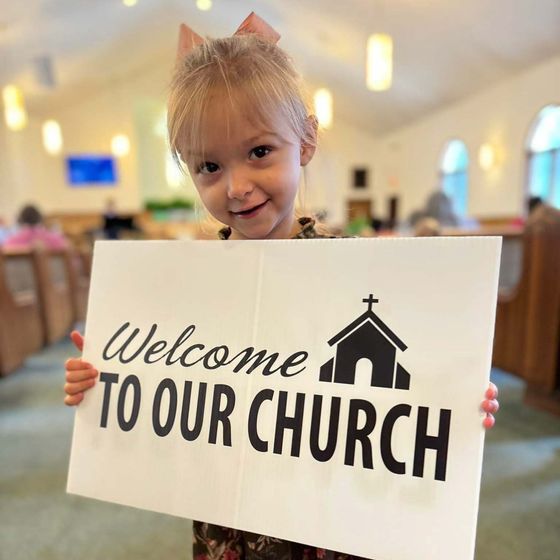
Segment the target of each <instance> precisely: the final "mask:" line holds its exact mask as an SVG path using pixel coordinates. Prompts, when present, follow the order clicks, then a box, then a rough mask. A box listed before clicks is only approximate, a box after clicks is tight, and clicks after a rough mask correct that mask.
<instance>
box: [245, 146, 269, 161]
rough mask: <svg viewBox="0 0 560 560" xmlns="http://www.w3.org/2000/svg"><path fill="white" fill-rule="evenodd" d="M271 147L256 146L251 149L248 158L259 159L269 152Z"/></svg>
mask: <svg viewBox="0 0 560 560" xmlns="http://www.w3.org/2000/svg"><path fill="white" fill-rule="evenodd" d="M270 151H271V149H270V148H269V147H268V146H257V147H256V148H253V149H252V150H251V153H250V154H249V159H261V158H263V157H264V156H266V155H267V154H269V153H270Z"/></svg>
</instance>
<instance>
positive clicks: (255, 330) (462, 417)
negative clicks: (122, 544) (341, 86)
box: [68, 237, 501, 560]
mask: <svg viewBox="0 0 560 560" xmlns="http://www.w3.org/2000/svg"><path fill="white" fill-rule="evenodd" d="M500 246H501V240H500V239H499V238H488V237H486V238H432V239H427V238H421V239H337V240H322V239H320V240H306V241H299V240H289V241H243V242H235V241H227V242H219V241H196V242H169V241H167V242H159V241H151V242H137V241H132V242H126V241H125V242H100V243H97V244H96V249H95V257H94V267H93V278H92V284H91V292H90V301H89V312H88V320H87V329H86V347H85V350H84V358H85V359H86V360H88V361H90V362H91V363H92V364H94V365H95V366H96V367H97V368H98V369H99V370H100V372H101V373H100V380H99V382H98V383H97V384H96V386H95V387H94V388H93V389H92V390H91V391H90V392H89V393H88V394H87V396H86V399H85V400H84V402H83V403H82V404H81V405H80V407H79V409H78V411H77V414H76V421H75V430H74V439H73V443H72V456H71V461H70V472H69V478H68V491H69V492H72V493H76V494H81V495H83V496H88V497H92V498H98V499H102V500H107V501H110V502H116V503H120V504H126V505H131V506H135V507H139V508H144V509H149V510H154V511H160V512H165V513H170V514H173V515H178V516H182V517H187V518H190V519H197V520H201V521H207V522H210V523H214V524H218V525H223V526H226V527H233V528H237V529H243V530H248V531H252V532H255V533H260V534H264V535H270V536H275V537H278V538H282V539H288V540H291V541H295V542H301V543H306V544H309V545H311V546H317V547H320V548H326V549H329V550H335V551H339V552H346V553H350V554H355V555H359V556H365V557H369V558H375V559H376V560H413V559H414V560H416V559H418V558H429V559H430V560H440V559H441V560H444V559H445V560H448V559H449V558H453V559H454V560H471V559H472V558H473V555H474V542H475V530H476V518H477V510H478V496H479V485H480V474H481V463H482V448H483V440H484V430H483V428H482V418H483V414H482V413H481V412H480V410H479V405H480V402H481V401H482V399H483V395H484V391H485V390H486V388H487V385H488V377H489V371H490V361H491V353H492V338H493V330H494V313H495V305H496V294H497V282H498V268H499V254H500Z"/></svg>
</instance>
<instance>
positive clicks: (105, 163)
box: [66, 155, 117, 186]
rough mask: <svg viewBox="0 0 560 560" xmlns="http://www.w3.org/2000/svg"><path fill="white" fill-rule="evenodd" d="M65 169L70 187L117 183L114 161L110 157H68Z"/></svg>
mask: <svg viewBox="0 0 560 560" xmlns="http://www.w3.org/2000/svg"><path fill="white" fill-rule="evenodd" d="M66 168H67V171H68V182H69V183H70V184H71V185H76V186H84V185H88V184H92V183H94V184H98V185H99V186H110V185H114V184H115V183H116V182H117V173H116V165H115V159H114V158H113V157H111V156H95V155H84V156H69V157H67V158H66Z"/></svg>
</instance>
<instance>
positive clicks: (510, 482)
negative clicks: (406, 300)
mask: <svg viewBox="0 0 560 560" xmlns="http://www.w3.org/2000/svg"><path fill="white" fill-rule="evenodd" d="M72 353H73V352H72V349H71V346H70V344H69V343H66V342H64V343H60V344H57V345H54V346H52V347H50V348H48V349H46V350H44V351H43V352H41V353H40V354H38V355H36V356H35V357H33V358H32V359H30V360H28V362H27V364H26V367H25V368H23V369H22V370H20V371H18V372H16V373H14V374H12V375H11V376H9V377H8V378H6V379H2V380H0V450H1V451H0V543H1V546H0V559H1V560H13V559H14V560H15V559H17V560H28V559H29V560H42V559H44V560H73V559H74V558H79V559H80V560H107V559H108V560H124V559H137V558H138V559H143V560H144V559H145V560H152V559H153V560H156V559H157V560H159V559H161V558H165V559H167V558H170V559H171V558H172V559H190V558H191V552H190V548H191V546H190V539H191V527H190V522H189V521H186V520H183V519H178V518H173V517H170V516H166V515H161V514H155V513H149V512H144V511H140V510H135V509H132V508H127V507H123V506H117V505H112V504H107V503H103V502H96V501H94V500H88V499H84V498H79V497H76V496H71V495H67V494H66V493H65V484H66V473H67V468H68V456H69V449H70V440H71V433H72V421H73V410H72V409H69V408H67V407H65V406H64V405H63V404H62V385H63V371H62V364H63V362H64V359H65V358H66V357H67V356H68V355H71V354H72ZM493 380H494V382H495V383H496V384H497V385H498V386H499V387H500V391H501V395H500V401H501V405H502V409H501V411H500V413H499V416H498V424H497V426H496V427H495V428H494V429H493V430H492V431H491V432H490V433H489V434H488V437H487V443H486V450H485V458H484V469H483V479H482V491H481V503H480V516H479V529H478V540H477V554H476V558H477V560H506V559H507V560H527V559H528V558H538V559H539V560H557V558H558V550H559V549H560V418H557V417H553V416H550V415H548V414H545V413H541V412H538V411H535V410H532V409H530V408H527V407H525V406H523V405H522V404H521V395H522V391H523V384H522V383H521V382H520V381H519V380H517V379H515V378H513V377H511V376H509V375H506V374H504V373H502V372H499V371H494V372H493ZM451 557H452V556H450V558H451Z"/></svg>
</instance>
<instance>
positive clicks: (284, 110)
mask: <svg viewBox="0 0 560 560" xmlns="http://www.w3.org/2000/svg"><path fill="white" fill-rule="evenodd" d="M278 38H279V36H278V34H277V33H276V32H275V31H274V30H273V29H272V28H270V27H269V26H268V25H267V24H266V23H265V22H264V21H263V20H261V19H260V18H258V17H257V16H255V15H254V14H251V15H250V16H249V17H248V18H247V19H246V20H245V22H243V24H242V25H241V27H240V28H239V29H238V31H237V32H236V33H235V35H234V36H233V37H228V38H225V39H214V40H203V39H202V38H200V37H199V36H198V35H196V34H195V33H194V32H192V31H191V30H190V29H188V28H187V27H186V26H184V25H183V26H181V36H180V42H179V57H178V64H177V68H176V71H175V76H174V79H173V82H172V85H171V94H170V98H169V103H168V128H169V140H170V145H171V149H172V150H173V154H174V156H175V157H176V159H177V161H178V163H179V164H180V163H181V162H184V163H185V164H186V165H187V167H188V169H189V172H190V174H191V177H192V179H193V181H194V183H195V185H196V188H197V190H198V192H199V194H200V198H201V199H202V202H203V204H204V206H205V207H206V208H207V209H208V211H209V212H210V214H212V216H214V218H216V219H217V220H218V221H219V222H221V223H222V224H224V225H225V227H224V228H223V229H221V230H220V232H219V236H220V237H221V239H286V238H306V237H320V235H319V234H318V233H317V232H316V230H315V228H314V221H313V220H312V219H310V218H300V219H297V218H296V215H295V210H294V206H295V199H296V193H297V190H298V185H299V179H300V172H301V168H302V167H303V166H305V165H307V164H308V163H309V162H310V161H311V159H312V158H313V154H314V152H315V147H316V141H317V121H316V119H315V117H314V116H312V115H311V114H310V113H309V111H308V109H307V106H306V104H305V102H304V97H303V94H302V90H301V85H300V79H299V76H298V74H297V73H296V71H295V70H294V68H293V66H292V63H291V61H290V59H289V58H288V56H287V55H286V53H284V51H282V50H281V49H280V48H278V47H277V46H276V41H277V40H278ZM71 337H72V340H73V341H74V343H75V345H76V347H77V348H78V349H79V350H80V351H81V349H82V347H83V338H82V337H81V335H80V334H79V333H77V332H73V333H72V335H71ZM97 375H98V372H97V370H95V369H94V368H93V366H91V365H90V364H88V363H86V362H84V361H83V360H81V359H80V358H75V359H72V358H71V359H69V360H68V361H67V362H66V381H67V383H66V385H65V392H66V393H67V396H66V398H65V403H66V404H67V405H77V404H79V403H80V402H81V401H82V399H83V398H84V391H86V390H87V389H89V388H90V387H92V386H93V384H94V383H95V378H96V377H97ZM496 396H497V390H496V387H495V386H494V385H493V384H490V388H489V389H488V391H487V392H486V400H485V401H484V402H483V404H482V408H483V410H485V411H486V413H487V415H486V418H485V420H484V425H485V427H487V428H489V427H491V426H492V425H493V423H494V418H493V416H492V413H493V412H496V411H497V410H498V403H497V401H496V400H495V398H496ZM193 532H194V548H193V558H194V559H195V560H207V559H208V560H210V559H216V560H218V559H223V560H238V559H244V558H245V559H255V560H256V559H275V560H296V559H298V560H304V559H309V560H314V559H318V558H330V559H337V560H345V559H350V558H352V557H351V556H349V555H346V554H339V553H333V552H328V551H325V550H323V549H317V548H313V547H308V546H304V545H300V544H296V543H291V542H287V541H281V540H279V539H275V538H271V537H265V536H262V535H255V534H253V533H248V532H244V531H237V530H233V529H227V528H225V527H217V526H214V525H210V524H208V523H201V522H197V521H195V522H194V523H193Z"/></svg>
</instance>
